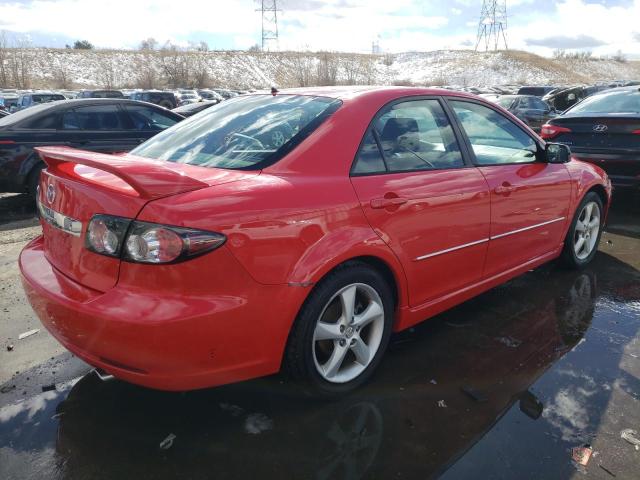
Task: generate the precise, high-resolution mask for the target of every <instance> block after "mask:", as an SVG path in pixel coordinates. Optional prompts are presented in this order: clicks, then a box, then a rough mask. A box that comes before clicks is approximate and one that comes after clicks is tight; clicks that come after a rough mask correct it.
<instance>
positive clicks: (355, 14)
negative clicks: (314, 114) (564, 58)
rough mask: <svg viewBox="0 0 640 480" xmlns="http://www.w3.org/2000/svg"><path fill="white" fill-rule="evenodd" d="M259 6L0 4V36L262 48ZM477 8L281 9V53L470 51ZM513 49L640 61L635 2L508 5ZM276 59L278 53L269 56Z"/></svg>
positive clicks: (476, 0)
mask: <svg viewBox="0 0 640 480" xmlns="http://www.w3.org/2000/svg"><path fill="white" fill-rule="evenodd" d="M260 3H261V2H259V1H255V0H181V1H176V0H100V1H98V0H0V29H1V30H4V31H5V32H7V36H8V37H10V38H14V39H15V38H20V39H24V38H27V39H28V40H29V41H30V42H31V43H32V44H33V45H35V46H46V47H64V46H65V44H70V43H73V41H75V40H80V39H82V40H89V41H90V42H91V43H92V44H94V45H95V46H96V47H98V48H136V47H137V46H138V45H139V44H140V42H141V40H143V39H145V38H148V37H153V38H155V39H157V40H158V41H159V43H161V44H162V43H164V42H165V41H167V40H169V41H171V42H173V43H176V44H178V45H181V46H187V45H188V44H189V42H200V41H205V42H207V44H208V45H209V48H211V49H246V48H249V47H251V46H252V45H255V44H258V43H260V39H261V14H260V12H258V11H256V10H257V9H258V8H259V7H260ZM481 5H482V0H448V1H435V0H279V1H278V7H279V8H280V10H281V11H280V12H278V27H279V42H278V43H279V45H278V47H277V48H278V49H280V50H333V51H350V52H370V51H371V49H372V43H373V42H377V43H378V44H379V46H380V50H381V51H382V52H389V53H398V52H404V51H431V50H439V49H469V48H471V49H473V48H474V47H475V42H476V34H477V29H478V21H479V16H480V10H481ZM507 13H508V17H507V21H508V28H507V41H508V46H509V48H510V49H521V50H527V51H531V52H534V53H537V54H540V55H545V56H550V55H552V53H553V51H554V50H556V49H565V50H568V51H591V52H593V54H594V55H611V54H615V53H617V52H618V51H621V52H622V53H623V54H625V55H626V56H627V57H628V58H640V21H638V20H640V0H600V1H588V0H560V1H550V0H507ZM272 49H275V48H274V47H272Z"/></svg>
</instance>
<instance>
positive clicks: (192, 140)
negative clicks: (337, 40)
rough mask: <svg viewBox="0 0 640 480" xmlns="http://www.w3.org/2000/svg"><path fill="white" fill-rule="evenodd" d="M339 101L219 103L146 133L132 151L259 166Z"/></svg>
mask: <svg viewBox="0 0 640 480" xmlns="http://www.w3.org/2000/svg"><path fill="white" fill-rule="evenodd" d="M340 105H341V102H340V101H339V100H335V99H333V98H327V97H312V96H303V95H277V96H275V97H274V96H271V95H251V96H247V97H239V98H237V99H232V100H230V101H227V102H223V103H221V104H220V105H218V106H217V107H216V108H211V109H208V110H205V111H204V112H202V113H200V114H199V115H195V116H193V117H190V118H188V119H187V120H183V121H181V122H180V123H177V124H176V125H174V126H173V127H171V128H169V129H167V130H165V131H164V132H162V133H160V134H158V135H156V136H155V137H153V138H151V139H150V140H148V141H147V142H145V143H144V144H142V145H141V146H139V147H138V148H136V149H134V150H132V152H131V153H132V154H133V155H138V156H141V157H149V158H155V159H159V160H167V161H170V162H177V163H187V164H190V165H199V166H203V167H215V168H230V169H258V168H262V167H263V166H266V165H270V164H272V163H273V162H275V161H277V160H278V159H280V158H282V156H284V155H286V154H287V153H288V152H289V151H291V150H292V149H293V148H295V146H296V145H298V144H299V143H300V142H301V141H302V140H303V139H304V138H306V137H307V136H308V135H310V134H311V132H313V131H314V130H315V129H316V128H317V127H318V126H319V125H320V124H321V123H322V121H324V119H326V118H327V117H328V116H329V115H331V114H332V113H333V112H334V111H335V110H336V109H337V108H338V107H339V106H340Z"/></svg>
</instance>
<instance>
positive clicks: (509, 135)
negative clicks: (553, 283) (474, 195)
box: [449, 100, 571, 277]
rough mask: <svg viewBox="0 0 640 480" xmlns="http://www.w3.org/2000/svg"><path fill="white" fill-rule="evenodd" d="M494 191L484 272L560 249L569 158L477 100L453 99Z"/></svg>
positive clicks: (568, 186) (498, 270) (568, 191)
mask: <svg viewBox="0 0 640 480" xmlns="http://www.w3.org/2000/svg"><path fill="white" fill-rule="evenodd" d="M449 104H450V105H451V107H452V109H453V111H454V112H455V114H456V116H457V118H458V120H459V122H460V124H461V126H462V130H463V131H464V133H465V136H466V139H467V141H468V145H469V146H470V147H471V151H472V153H473V160H474V163H475V164H476V165H477V166H478V168H479V170H480V172H482V175H484V177H485V178H486V180H487V183H488V184H489V189H490V191H491V234H490V238H491V240H490V242H489V248H488V251H487V261H486V265H485V269H484V276H485V277H491V276H494V275H496V274H499V273H502V272H504V271H506V270H509V269H511V268H515V267H518V266H521V265H523V264H525V263H527V262H529V261H531V260H534V259H536V258H539V257H542V256H544V255H546V254H549V253H550V252H552V251H554V250H556V249H558V248H559V247H560V245H561V244H562V242H563V240H564V239H563V237H562V235H563V232H564V229H565V225H566V223H567V222H568V221H569V217H570V212H569V199H570V194H571V183H570V177H569V173H568V171H567V168H566V167H565V165H563V164H551V163H547V162H545V161H544V160H543V159H544V157H543V150H542V146H541V145H539V144H538V142H537V141H536V139H534V138H533V137H532V136H530V134H529V133H527V132H526V131H525V130H524V129H523V128H521V127H520V126H519V125H518V124H516V123H515V122H514V121H513V120H511V119H509V118H507V117H506V116H504V115H502V113H500V112H498V111H497V110H495V109H493V108H492V107H490V106H488V105H485V104H481V103H479V102H475V101H471V100H449Z"/></svg>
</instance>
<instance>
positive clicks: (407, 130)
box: [352, 100, 464, 174]
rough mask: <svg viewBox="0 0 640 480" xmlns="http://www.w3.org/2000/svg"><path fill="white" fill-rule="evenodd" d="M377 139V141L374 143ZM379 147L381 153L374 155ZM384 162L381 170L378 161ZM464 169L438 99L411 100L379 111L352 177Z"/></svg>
mask: <svg viewBox="0 0 640 480" xmlns="http://www.w3.org/2000/svg"><path fill="white" fill-rule="evenodd" d="M376 140H377V142H376ZM378 144H379V145H380V147H381V148H382V152H379V151H378V152H377V153H376V150H377V147H378ZM382 159H384V164H383V167H385V169H383V170H381V169H380V168H381V163H380V162H381V161H382ZM462 166H464V161H463V159H462V154H461V153H460V149H459V148H458V142H457V141H456V138H455V135H454V133H453V129H452V128H451V125H450V124H449V119H448V118H447V116H446V114H445V112H444V110H443V108H442V106H441V105H440V103H439V102H438V100H412V101H407V102H401V103H396V104H393V105H391V106H389V107H387V108H385V109H384V110H382V111H381V112H380V113H379V114H378V116H377V117H376V119H375V120H374V122H373V125H372V127H371V128H370V130H369V133H368V134H367V137H365V139H364V142H363V144H362V146H361V147H360V150H359V151H358V155H357V157H356V162H355V164H354V167H353V170H352V172H353V173H355V174H358V173H360V174H363V173H376V172H379V171H385V170H386V171H388V172H406V171H415V170H437V169H443V168H458V167H462Z"/></svg>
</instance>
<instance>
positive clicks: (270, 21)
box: [256, 0, 281, 51]
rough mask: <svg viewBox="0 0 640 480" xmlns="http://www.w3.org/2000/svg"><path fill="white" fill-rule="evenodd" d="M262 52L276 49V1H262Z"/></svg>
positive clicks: (260, 10)
mask: <svg viewBox="0 0 640 480" xmlns="http://www.w3.org/2000/svg"><path fill="white" fill-rule="evenodd" d="M256 11H258V12H261V13H262V50H263V51H269V50H277V49H278V12H280V11H281V10H278V3H277V0H262V7H261V8H260V9H259V10H256Z"/></svg>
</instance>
